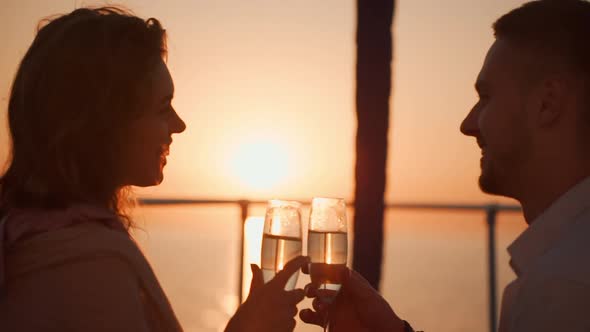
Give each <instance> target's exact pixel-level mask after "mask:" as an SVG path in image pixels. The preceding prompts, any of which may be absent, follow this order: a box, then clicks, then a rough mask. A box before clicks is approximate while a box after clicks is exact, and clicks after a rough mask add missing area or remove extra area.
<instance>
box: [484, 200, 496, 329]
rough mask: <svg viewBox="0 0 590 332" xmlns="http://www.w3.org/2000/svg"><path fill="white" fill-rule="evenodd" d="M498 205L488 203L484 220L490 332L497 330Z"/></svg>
mask: <svg viewBox="0 0 590 332" xmlns="http://www.w3.org/2000/svg"><path fill="white" fill-rule="evenodd" d="M497 214H498V206H496V205H489V206H488V207H487V208H486V222H487V226H488V227H487V228H488V272H489V298H490V303H489V305H490V308H489V310H490V311H489V315H490V317H489V320H490V332H496V331H497V317H498V315H497V309H496V308H497V300H496V294H497V293H496V215H497Z"/></svg>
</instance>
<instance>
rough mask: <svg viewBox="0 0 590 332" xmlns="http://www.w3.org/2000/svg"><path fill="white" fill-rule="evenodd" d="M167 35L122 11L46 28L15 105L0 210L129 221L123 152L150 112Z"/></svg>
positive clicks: (46, 23)
mask: <svg viewBox="0 0 590 332" xmlns="http://www.w3.org/2000/svg"><path fill="white" fill-rule="evenodd" d="M165 56H166V33H165V30H164V29H163V28H162V26H161V25H160V22H158V21H157V20H156V19H153V18H151V19H148V20H143V19H141V18H139V17H136V16H134V15H132V14H131V13H130V12H129V11H127V10H125V9H122V8H117V7H102V8H80V9H76V10H74V11H73V12H71V13H69V14H66V15H62V16H57V17H53V18H50V19H45V20H43V21H41V22H40V24H39V27H38V29H37V35H36V37H35V39H34V41H33V43H32V44H31V46H30V48H29V49H28V51H27V53H26V54H25V56H24V58H23V59H22V61H21V63H20V66H19V68H18V71H17V73H16V76H15V79H14V82H13V84H12V90H11V94H10V99H9V104H8V122H9V127H10V135H11V137H10V138H11V154H10V158H9V163H8V165H7V166H8V167H7V169H6V172H5V173H4V175H2V177H1V178H0V209H1V210H5V211H6V210H10V209H11V208H31V207H33V208H63V207H66V206H68V205H70V204H76V203H93V204H100V205H103V206H105V207H108V208H110V209H112V210H113V211H114V212H115V213H118V214H120V215H121V216H122V217H124V219H126V220H127V221H129V220H128V218H125V215H124V213H122V211H121V208H122V202H121V201H122V192H123V189H124V188H123V187H122V186H121V176H122V174H120V173H121V160H122V158H121V155H122V147H121V145H122V144H124V142H125V139H124V138H125V134H126V130H127V128H128V126H129V125H130V123H131V122H132V121H133V120H134V119H135V118H137V117H138V115H139V114H140V112H141V107H140V104H139V103H140V100H141V99H140V97H141V93H142V91H143V93H144V94H145V91H144V90H143V89H144V85H146V84H145V81H146V78H147V77H148V75H149V73H150V72H151V71H152V70H153V69H154V68H155V67H156V65H157V64H158V62H159V61H162V59H163V58H164V57H165Z"/></svg>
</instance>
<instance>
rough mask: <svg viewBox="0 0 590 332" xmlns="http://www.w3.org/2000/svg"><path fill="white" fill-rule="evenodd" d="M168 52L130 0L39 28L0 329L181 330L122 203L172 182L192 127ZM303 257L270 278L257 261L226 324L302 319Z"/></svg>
mask: <svg viewBox="0 0 590 332" xmlns="http://www.w3.org/2000/svg"><path fill="white" fill-rule="evenodd" d="M165 57H166V34H165V31H164V29H163V28H162V26H161V25H160V23H159V22H158V21H157V20H156V19H153V18H152V19H149V20H147V21H144V20H142V19H140V18H138V17H135V16H133V15H131V14H130V13H129V12H126V11H124V10H122V9H119V8H112V7H110V8H98V9H89V8H82V9H77V10H75V11H73V12H72V13H70V14H67V15H63V16H59V17H56V18H53V19H51V20H47V21H45V22H43V24H42V26H41V27H40V28H39V29H38V32H37V36H36V37H35V40H34V41H33V43H32V45H31V47H30V48H29V50H28V51H27V53H26V54H25V56H24V58H23V59H22V62H21V64H20V66H19V68H18V71H17V74H16V77H15V79H14V82H13V85H12V91H11V94H10V100H9V105H8V117H9V127H10V134H11V143H12V149H11V158H10V162H9V165H8V168H7V170H6V172H5V173H4V175H3V176H2V177H1V179H0V211H1V213H0V220H1V222H0V290H1V292H0V331H181V330H182V328H181V326H180V324H179V323H178V321H177V319H176V316H175V315H174V311H173V310H172V308H171V306H170V304H169V302H168V300H167V298H166V295H165V294H164V292H163V291H162V289H161V287H160V285H159V283H158V280H157V278H156V277H155V276H154V274H153V271H152V269H151V267H150V266H149V264H148V262H147V261H146V259H145V258H144V256H143V255H142V253H141V252H140V251H139V250H138V248H137V246H136V245H135V243H134V242H133V239H132V238H131V237H130V235H129V232H128V231H129V229H130V227H132V226H133V223H132V221H131V220H130V218H129V217H128V216H127V215H126V209H125V208H126V205H127V202H128V199H127V197H126V195H125V193H126V191H127V188H129V187H130V186H153V185H158V184H159V183H160V182H162V179H163V177H164V176H163V169H164V166H165V165H166V157H167V155H168V153H169V150H170V145H171V144H172V136H173V135H174V134H179V133H181V132H183V131H184V130H185V123H184V122H183V121H182V119H181V118H180V117H179V116H178V114H177V113H176V111H175V110H174V108H173V107H172V105H171V101H172V97H173V94H174V86H173V83H172V78H171V77H170V73H169V72H168V69H167V67H166V64H165V62H164V59H165ZM304 264H306V259H305V258H303V257H300V258H298V259H296V260H294V261H293V262H291V263H290V264H289V265H288V267H286V268H285V270H284V271H283V272H282V273H280V274H278V275H277V277H276V278H275V279H274V280H273V281H272V282H270V283H268V284H266V285H265V284H264V283H263V282H262V276H261V273H260V270H259V269H258V267H256V266H253V272H254V279H253V282H252V291H251V295H250V297H249V298H248V299H247V300H246V302H245V303H244V304H243V305H242V306H241V307H240V308H239V310H238V312H237V313H236V315H235V316H234V317H233V318H232V319H231V321H230V323H229V324H228V327H227V331H232V332H233V331H290V330H292V329H293V327H294V320H293V316H295V315H296V313H297V309H296V307H295V305H296V304H297V303H298V302H299V301H301V300H302V298H303V291H302V290H295V291H291V292H286V291H284V289H283V286H284V283H285V282H286V280H287V279H288V277H289V276H290V274H292V273H294V272H295V271H296V270H297V269H299V268H300V267H301V266H302V265H304ZM270 310H272V312H273V314H272V315H268V314H266V312H268V311H270ZM265 314H266V315H265ZM262 315H265V316H264V319H262Z"/></svg>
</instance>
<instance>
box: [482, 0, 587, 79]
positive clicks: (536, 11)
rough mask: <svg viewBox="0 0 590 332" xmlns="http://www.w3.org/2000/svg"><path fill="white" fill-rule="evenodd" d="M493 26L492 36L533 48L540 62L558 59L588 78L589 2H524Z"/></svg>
mask: <svg viewBox="0 0 590 332" xmlns="http://www.w3.org/2000/svg"><path fill="white" fill-rule="evenodd" d="M493 28H494V34H495V37H496V39H502V40H506V41H508V42H509V43H512V44H513V45H515V46H517V47H520V48H522V49H525V50H527V51H531V52H533V53H534V55H535V56H536V57H538V59H541V62H545V63H547V62H549V61H558V64H559V65H561V66H563V67H564V68H566V69H567V70H569V71H570V72H571V73H573V74H575V75H577V76H579V77H580V78H582V79H583V80H584V81H585V82H586V84H588V82H590V42H589V41H590V2H588V1H583V0H538V1H532V2H528V3H525V4H524V5H522V6H521V7H519V8H516V9H514V10H512V11H511V12H509V13H507V14H505V15H504V16H502V17H500V18H499V19H498V20H497V21H496V22H495V23H494V25H493Z"/></svg>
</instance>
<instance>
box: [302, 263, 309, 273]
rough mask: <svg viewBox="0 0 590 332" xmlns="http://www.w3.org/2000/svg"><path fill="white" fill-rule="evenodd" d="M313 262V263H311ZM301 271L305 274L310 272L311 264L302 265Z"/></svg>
mask: <svg viewBox="0 0 590 332" xmlns="http://www.w3.org/2000/svg"><path fill="white" fill-rule="evenodd" d="M310 264H311V263H310ZM301 272H303V273H304V274H309V264H305V265H303V266H302V267H301Z"/></svg>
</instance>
